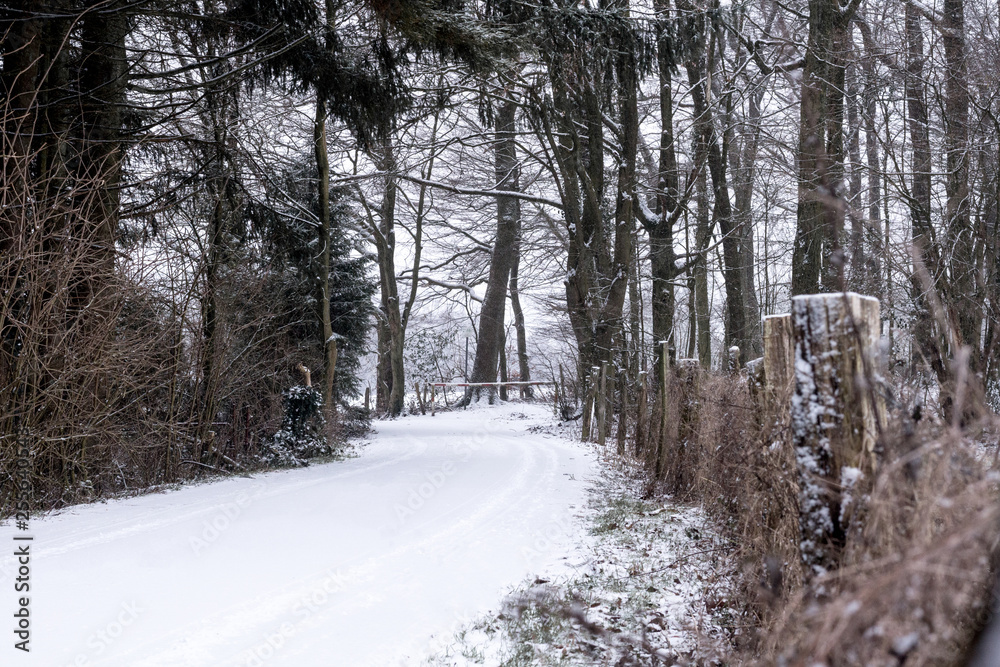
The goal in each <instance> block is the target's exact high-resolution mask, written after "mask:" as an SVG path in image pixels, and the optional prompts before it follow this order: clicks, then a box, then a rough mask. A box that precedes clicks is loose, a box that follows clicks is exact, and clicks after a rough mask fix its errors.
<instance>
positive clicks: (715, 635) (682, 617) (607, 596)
mask: <svg viewBox="0 0 1000 667" xmlns="http://www.w3.org/2000/svg"><path fill="white" fill-rule="evenodd" d="M611 461H612V462H613V461H616V459H614V458H612V459H611ZM612 462H609V461H604V462H603V465H602V466H601V473H600V476H599V478H598V479H596V480H595V481H594V483H593V484H592V486H591V487H590V498H589V502H588V513H589V516H588V524H589V531H588V533H589V534H588V536H587V539H585V540H582V541H580V542H578V543H577V544H576V546H575V548H574V550H573V552H572V553H571V554H570V557H569V559H568V560H567V564H568V565H570V567H569V568H559V569H558V570H553V571H552V572H549V573H545V574H543V575H542V576H535V575H533V576H531V577H529V578H527V579H525V580H524V581H523V582H522V583H521V585H519V586H517V587H515V588H513V589H512V590H511V591H510V593H509V594H508V595H507V596H506V597H505V599H504V601H503V604H501V605H500V606H499V607H498V608H497V609H495V610H494V611H492V612H491V613H488V614H485V615H483V616H481V617H479V618H477V619H476V620H475V621H473V622H472V623H469V624H467V625H466V626H464V627H463V628H462V629H461V630H459V632H457V633H456V634H455V636H454V637H453V639H452V641H451V642H450V643H448V644H444V645H442V646H441V647H440V648H439V650H438V651H437V653H436V654H435V655H434V656H432V657H431V658H429V659H428V660H427V662H426V664H427V665H433V666H434V667H468V666H470V665H490V666H496V665H503V667H528V666H531V667H547V666H556V665H559V666H561V667H569V666H591V665H615V666H616V667H628V666H637V665H669V664H674V660H678V659H679V660H680V661H681V662H682V664H715V662H714V661H715V660H716V659H717V658H719V657H720V656H722V655H724V654H725V653H726V652H727V649H728V647H729V646H730V642H731V641H732V640H733V638H734V637H735V635H737V634H739V629H738V625H739V622H738V617H737V613H736V612H735V611H734V610H733V609H731V600H732V599H733V596H734V594H735V589H734V582H735V580H736V579H735V575H736V572H735V571H734V563H733V559H732V558H731V556H730V554H731V553H732V546H731V545H729V544H727V543H726V541H725V540H723V539H721V538H720V537H719V536H718V534H717V533H716V531H715V529H714V528H713V526H712V525H711V523H710V522H709V520H708V519H707V517H706V516H705V514H704V513H703V512H702V511H700V510H699V509H697V508H694V507H690V506H684V505H678V504H674V503H669V502H668V503H667V504H664V499H663V498H646V497H644V496H645V494H644V493H643V487H644V486H645V480H644V479H643V477H642V476H640V475H637V474H635V472H636V471H632V470H630V469H629V467H628V466H627V465H622V464H621V463H620V460H619V462H618V463H612Z"/></svg>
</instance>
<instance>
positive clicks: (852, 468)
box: [765, 292, 885, 573]
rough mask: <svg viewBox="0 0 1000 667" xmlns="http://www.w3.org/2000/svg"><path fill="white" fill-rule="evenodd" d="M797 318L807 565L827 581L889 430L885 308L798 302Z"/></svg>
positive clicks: (866, 302) (796, 418) (795, 429)
mask: <svg viewBox="0 0 1000 667" xmlns="http://www.w3.org/2000/svg"><path fill="white" fill-rule="evenodd" d="M791 318H792V325H793V331H794V339H795V351H794V352H795V356H794V374H795V390H794V393H793V394H792V400H791V419H792V437H793V441H794V444H795V454H796V459H797V461H798V467H799V484H800V490H799V528H800V531H801V549H802V558H803V561H804V562H805V563H806V565H807V566H809V567H810V568H811V569H812V571H813V572H814V573H822V572H825V571H826V570H828V569H830V568H831V567H834V566H836V564H837V562H838V560H839V556H840V551H841V549H842V547H843V545H844V541H845V538H846V535H847V529H848V527H849V524H850V519H851V515H852V513H853V503H852V497H853V496H856V495H858V494H859V493H860V492H861V489H860V488H859V485H860V484H861V483H862V482H861V480H863V479H864V480H868V481H870V480H871V479H872V477H873V475H874V472H875V443H876V441H877V439H878V434H879V432H880V430H881V429H882V428H883V427H884V425H885V405H884V402H883V401H882V399H881V398H879V396H878V394H877V391H876V387H875V382H876V368H877V365H876V354H877V350H878V339H879V334H880V323H879V303H878V299H874V298H872V297H867V296H861V295H860V294H854V293H852V292H847V293H836V294H814V295H804V296H797V297H794V298H793V299H792V316H791ZM765 340H767V339H766V338H765ZM768 381H769V382H770V377H769V378H768Z"/></svg>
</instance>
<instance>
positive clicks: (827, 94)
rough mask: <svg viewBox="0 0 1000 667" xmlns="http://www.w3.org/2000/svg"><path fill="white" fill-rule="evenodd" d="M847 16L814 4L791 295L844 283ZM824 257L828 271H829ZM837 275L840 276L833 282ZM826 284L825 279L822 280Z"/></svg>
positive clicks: (824, 2)
mask: <svg viewBox="0 0 1000 667" xmlns="http://www.w3.org/2000/svg"><path fill="white" fill-rule="evenodd" d="M849 21H850V16H848V14H847V12H845V11H843V10H842V9H841V8H840V3H839V2H837V0H809V42H808V46H807V48H806V57H805V67H804V69H803V72H802V96H801V102H800V109H799V146H798V173H799V191H798V209H797V212H796V229H795V241H794V243H793V246H792V286H791V291H792V294H793V295H795V294H811V293H815V292H818V291H820V286H821V282H822V285H823V287H825V288H827V289H830V288H833V287H836V288H837V289H839V286H840V285H842V284H843V281H842V274H843V258H842V257H841V256H839V255H838V253H840V252H841V251H840V248H839V237H840V234H841V231H842V230H843V220H844V204H843V199H842V198H841V196H840V191H839V190H840V185H841V184H840V183H839V182H838V181H837V180H836V179H837V178H838V177H842V174H843V168H842V165H841V164H840V162H842V160H843V138H842V136H841V132H842V126H843V82H844V54H843V49H844V47H845V45H846V39H845V35H846V26H847V24H848V22H849ZM824 257H825V258H826V259H827V264H828V266H824ZM833 276H836V278H834V277H833ZM821 279H822V280H821Z"/></svg>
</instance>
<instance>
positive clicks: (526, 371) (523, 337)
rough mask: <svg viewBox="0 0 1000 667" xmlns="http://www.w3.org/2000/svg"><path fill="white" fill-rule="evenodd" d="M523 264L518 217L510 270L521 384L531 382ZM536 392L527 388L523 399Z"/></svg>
mask: <svg viewBox="0 0 1000 667" xmlns="http://www.w3.org/2000/svg"><path fill="white" fill-rule="evenodd" d="M520 264H521V228H520V216H518V233H517V244H516V246H515V249H514V266H512V267H511V269H510V309H511V311H512V312H513V315H514V331H515V332H516V336H517V368H518V372H519V374H520V380H521V382H530V381H531V367H530V365H529V364H528V337H527V333H526V332H525V327H524V310H523V309H522V308H521V290H520V284H519V281H518V270H519V267H520ZM532 396H534V390H533V389H532V388H531V387H529V386H525V387H523V388H522V389H521V398H531V397H532Z"/></svg>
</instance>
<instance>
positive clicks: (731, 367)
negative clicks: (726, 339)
mask: <svg viewBox="0 0 1000 667" xmlns="http://www.w3.org/2000/svg"><path fill="white" fill-rule="evenodd" d="M726 372H728V373H729V374H730V375H736V374H738V373H739V372H740V348H739V346H738V345H733V346H732V347H730V348H729V351H728V353H727V354H726Z"/></svg>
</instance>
